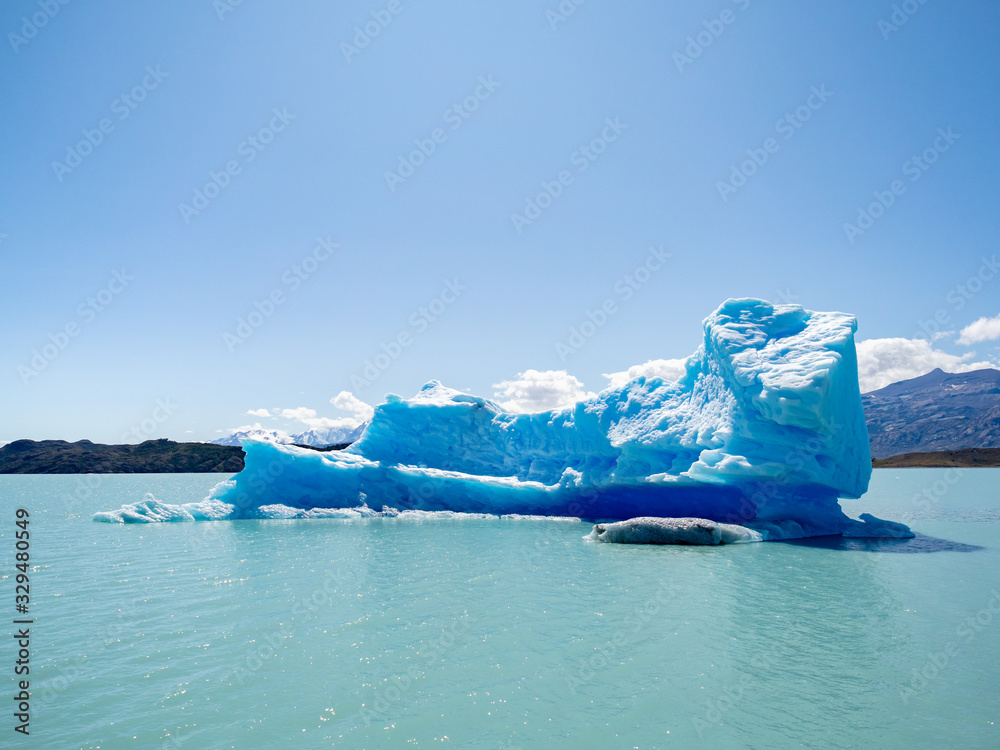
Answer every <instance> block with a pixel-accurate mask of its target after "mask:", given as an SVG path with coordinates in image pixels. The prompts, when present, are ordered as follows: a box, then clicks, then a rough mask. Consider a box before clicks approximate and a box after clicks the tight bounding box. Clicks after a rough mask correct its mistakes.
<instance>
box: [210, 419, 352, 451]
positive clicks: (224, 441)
mask: <svg viewBox="0 0 1000 750" xmlns="http://www.w3.org/2000/svg"><path fill="white" fill-rule="evenodd" d="M367 426H368V422H362V423H361V424H359V425H358V426H357V427H310V428H309V429H308V430H305V431H304V432H299V433H296V434H294V435H289V434H288V433H287V432H284V431H283V430H268V429H266V428H264V427H261V426H260V425H259V424H257V425H254V426H253V427H243V428H240V429H238V430H234V431H233V432H231V433H229V434H228V435H226V436H225V437H221V438H218V439H216V440H212V441H210V443H211V444H212V445H240V441H242V440H246V439H250V438H252V439H254V440H264V441H267V442H269V443H283V444H288V445H308V446H310V447H312V448H325V447H327V446H330V445H343V444H344V443H354V442H356V441H357V440H358V438H360V437H361V434H362V433H363V432H364V431H365V428H366V427H367Z"/></svg>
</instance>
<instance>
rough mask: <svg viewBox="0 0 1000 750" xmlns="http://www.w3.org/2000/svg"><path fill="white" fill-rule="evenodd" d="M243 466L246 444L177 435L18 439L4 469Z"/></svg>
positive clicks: (2, 462)
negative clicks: (129, 441)
mask: <svg viewBox="0 0 1000 750" xmlns="http://www.w3.org/2000/svg"><path fill="white" fill-rule="evenodd" d="M242 468H243V449H242V448H239V447H230V446H224V445H210V444H208V443H175V442H173V441H172V440H147V441H146V442H144V443H139V444H138V445H101V444H100V443H92V442H90V441H89V440H78V441H77V442H75V443H68V442H66V441H65V440H39V441H35V440H15V441H14V442H12V443H8V444H7V445H5V446H3V447H2V448H0V474H161V473H171V474H172V473H187V472H191V473H202V472H214V471H224V472H237V471H240V470H241V469H242Z"/></svg>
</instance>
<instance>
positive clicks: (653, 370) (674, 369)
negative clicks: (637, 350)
mask: <svg viewBox="0 0 1000 750" xmlns="http://www.w3.org/2000/svg"><path fill="white" fill-rule="evenodd" d="M686 362H687V359H686V358H685V359H651V360H649V361H648V362H647V363H646V364H644V365H632V366H631V367H630V368H628V369H627V370H623V371H622V372H612V373H605V374H604V377H606V378H607V379H608V387H609V388H621V387H622V386H623V385H625V384H626V383H627V382H629V381H630V380H634V379H635V378H638V377H642V376H644V377H647V378H663V379H664V380H677V379H678V378H680V376H681V375H683V374H684V364H685V363H686Z"/></svg>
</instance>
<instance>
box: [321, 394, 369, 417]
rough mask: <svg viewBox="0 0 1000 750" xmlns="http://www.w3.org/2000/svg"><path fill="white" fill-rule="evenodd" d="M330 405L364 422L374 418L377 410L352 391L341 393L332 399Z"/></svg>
mask: <svg viewBox="0 0 1000 750" xmlns="http://www.w3.org/2000/svg"><path fill="white" fill-rule="evenodd" d="M330 403H331V404H333V405H334V406H336V407H337V408H338V409H341V410H343V411H349V412H351V413H352V414H354V416H356V417H357V418H358V419H360V420H362V421H366V420H369V419H371V418H372V414H374V413H375V409H374V408H372V406H371V404H366V403H365V402H364V401H362V400H361V399H360V398H358V397H357V396H355V395H354V394H353V393H351V392H350V391H341V392H340V393H338V394H337V395H336V396H334V397H333V398H331V399H330Z"/></svg>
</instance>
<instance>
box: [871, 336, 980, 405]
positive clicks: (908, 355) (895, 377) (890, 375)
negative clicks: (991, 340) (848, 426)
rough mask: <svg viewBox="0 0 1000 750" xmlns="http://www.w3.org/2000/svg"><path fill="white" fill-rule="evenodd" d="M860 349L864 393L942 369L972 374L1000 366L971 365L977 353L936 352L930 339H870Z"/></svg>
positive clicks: (937, 350) (976, 363) (974, 363)
mask: <svg viewBox="0 0 1000 750" xmlns="http://www.w3.org/2000/svg"><path fill="white" fill-rule="evenodd" d="M857 348H858V380H859V381H860V384H861V392H862V393H868V392H869V391H875V390H878V389H879V388H883V387H885V386H887V385H889V384H890V383H896V382H898V381H900V380H908V379H910V378H915V377H918V376H920V375H926V374H927V373H929V372H930V371H931V370H934V369H935V368H938V367H940V368H941V369H942V370H944V371H945V372H969V371H970V370H981V369H983V368H984V367H996V366H997V365H996V363H994V362H969V360H970V359H972V357H974V356H975V354H974V353H973V352H969V353H967V354H962V355H957V354H949V353H948V352H943V351H941V350H939V349H935V348H934V347H933V346H931V344H930V342H929V341H927V340H926V339H902V338H894V339H868V340H866V341H859V342H858V344H857Z"/></svg>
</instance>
